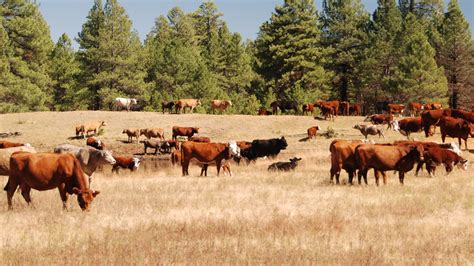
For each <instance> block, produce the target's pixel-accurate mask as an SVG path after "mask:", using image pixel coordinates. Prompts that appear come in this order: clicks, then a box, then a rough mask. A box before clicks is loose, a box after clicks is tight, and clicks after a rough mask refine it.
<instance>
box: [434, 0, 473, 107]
mask: <svg viewBox="0 0 474 266" xmlns="http://www.w3.org/2000/svg"><path fill="white" fill-rule="evenodd" d="M440 32H441V34H442V45H441V49H440V62H441V65H442V66H443V67H444V71H445V74H446V77H447V79H448V86H449V95H450V99H449V105H450V106H451V107H452V108H459V107H464V108H468V109H470V108H471V107H472V104H473V103H474V89H473V88H474V42H473V40H472V35H471V31H470V30H469V24H468V22H467V21H466V19H465V17H464V15H463V14H462V11H461V9H460V7H459V4H458V1H457V0H451V2H450V3H449V5H448V12H447V13H446V14H445V16H444V21H443V24H442V27H441V29H440Z"/></svg>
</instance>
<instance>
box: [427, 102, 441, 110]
mask: <svg viewBox="0 0 474 266" xmlns="http://www.w3.org/2000/svg"><path fill="white" fill-rule="evenodd" d="M423 109H425V110H440V109H443V105H442V104H441V103H426V104H424V105H423Z"/></svg>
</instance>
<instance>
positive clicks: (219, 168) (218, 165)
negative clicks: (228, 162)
mask: <svg viewBox="0 0 474 266" xmlns="http://www.w3.org/2000/svg"><path fill="white" fill-rule="evenodd" d="M216 167H217V176H219V172H220V171H221V162H219V160H217V162H216Z"/></svg>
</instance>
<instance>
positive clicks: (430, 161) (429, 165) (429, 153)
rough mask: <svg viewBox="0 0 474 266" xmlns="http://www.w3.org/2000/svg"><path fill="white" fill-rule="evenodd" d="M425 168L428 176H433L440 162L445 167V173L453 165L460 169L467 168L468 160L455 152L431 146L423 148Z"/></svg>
mask: <svg viewBox="0 0 474 266" xmlns="http://www.w3.org/2000/svg"><path fill="white" fill-rule="evenodd" d="M424 158H425V163H426V170H427V171H428V173H429V174H430V176H434V174H435V171H436V167H437V166H438V165H440V164H444V166H445V168H446V174H449V173H451V171H453V166H456V165H457V166H458V167H459V168H460V169H462V170H467V166H468V161H467V160H466V159H464V158H462V157H461V156H459V155H457V154H456V153H455V152H453V151H450V150H447V149H442V148H439V147H432V148H428V149H427V150H425V154H424ZM417 171H418V169H417Z"/></svg>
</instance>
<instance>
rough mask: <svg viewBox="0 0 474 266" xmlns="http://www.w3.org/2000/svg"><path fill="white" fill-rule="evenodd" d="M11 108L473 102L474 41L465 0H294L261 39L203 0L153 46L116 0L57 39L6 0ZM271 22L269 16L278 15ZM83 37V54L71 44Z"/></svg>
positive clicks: (32, 10) (158, 23)
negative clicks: (367, 4)
mask: <svg viewBox="0 0 474 266" xmlns="http://www.w3.org/2000/svg"><path fill="white" fill-rule="evenodd" d="M0 3H1V4H0V14H1V18H0V19H1V21H0V22H1V23H0V26H1V27H0V112H1V113H6V112H25V111H43V110H57V111H67V110H83V109H93V110H100V109H104V110H108V109H110V108H111V107H112V106H111V105H112V103H113V100H114V98H115V97H134V98H137V99H138V102H139V104H140V105H142V107H144V109H145V110H149V111H151V110H160V109H161V102H162V101H165V100H166V101H168V100H177V99H179V98H199V99H201V101H202V102H203V105H202V106H201V107H200V108H198V111H200V112H204V111H209V110H207V109H208V108H209V104H208V103H209V102H210V100H212V99H226V100H227V99H229V100H232V102H233V108H231V110H230V112H232V113H242V114H254V113H255V111H256V110H257V109H258V107H259V106H267V107H268V106H269V103H270V102H272V101H274V100H275V99H288V100H296V101H298V102H299V103H300V104H302V103H304V102H314V101H315V100H317V99H322V100H328V99H340V100H349V101H351V102H360V103H363V104H364V105H366V106H367V107H370V106H371V105H373V104H374V103H375V102H377V101H383V100H389V101H391V102H396V103H405V104H406V103H408V102H410V101H418V102H431V101H436V102H441V103H443V104H445V105H447V104H449V105H450V106H451V107H453V108H459V107H466V108H470V107H471V105H472V104H473V98H474V93H473V87H474V73H473V72H474V42H473V39H472V35H471V32H470V29H469V24H468V22H467V21H466V19H465V17H464V15H463V13H462V11H461V9H460V7H459V4H458V2H457V0H451V1H450V2H449V4H448V6H447V8H446V7H445V6H444V1H443V0H398V1H396V0H378V1H377V3H378V7H377V8H376V10H375V11H374V13H373V14H369V13H368V12H367V11H366V10H365V9H364V7H363V5H362V3H361V0H323V5H322V10H316V6H315V4H314V1H313V0H285V1H284V3H282V4H281V5H277V6H276V7H275V9H274V11H273V12H272V14H271V16H270V18H269V20H268V21H266V22H264V23H263V24H262V25H261V26H260V31H259V33H258V36H257V38H256V40H243V39H242V37H241V35H240V34H239V33H236V32H232V31H230V30H229V28H228V26H227V24H226V22H225V21H224V19H223V14H222V13H221V12H219V10H218V7H217V6H216V5H215V4H214V3H213V2H210V1H205V2H203V3H202V4H201V5H200V6H199V8H198V9H197V10H195V11H194V12H190V13H185V12H184V11H183V10H182V9H180V8H179V7H175V8H172V9H171V10H169V12H168V14H167V15H166V16H163V15H162V16H159V17H157V18H156V20H155V24H154V27H153V28H152V30H151V31H150V32H149V33H148V34H147V36H146V39H145V40H144V41H143V42H142V41H141V40H140V39H139V36H138V33H137V32H136V31H135V30H134V29H133V25H132V21H131V20H130V18H129V17H128V15H127V13H126V10H125V9H124V8H123V7H122V6H121V5H120V3H119V2H118V1H117V0H106V1H105V2H103V1H101V0H95V1H94V3H93V6H92V7H91V9H90V11H89V13H88V16H87V18H86V20H85V22H84V24H83V25H82V29H81V31H80V32H79V33H78V35H77V36H67V35H66V34H63V35H62V36H61V37H60V38H59V40H57V42H56V43H54V41H53V40H52V39H51V37H50V30H49V26H48V24H47V22H46V21H45V19H44V18H43V16H42V15H41V13H40V11H39V8H38V4H37V3H36V1H33V0H0ZM269 15H270V14H269ZM71 38H74V39H75V40H76V41H77V43H78V44H79V49H78V50H75V49H73V46H72V40H71Z"/></svg>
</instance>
